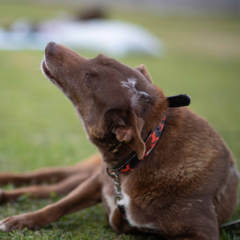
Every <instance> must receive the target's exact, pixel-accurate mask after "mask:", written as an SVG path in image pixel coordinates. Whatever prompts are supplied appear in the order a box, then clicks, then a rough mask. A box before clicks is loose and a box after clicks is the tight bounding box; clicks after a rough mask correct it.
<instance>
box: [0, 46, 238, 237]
mask: <svg viewBox="0 0 240 240" xmlns="http://www.w3.org/2000/svg"><path fill="white" fill-rule="evenodd" d="M42 68H43V72H44V73H45V75H46V76H47V77H48V78H49V79H50V80H51V81H52V82H53V83H54V84H55V85H57V86H58V87H59V88H60V89H61V90H62V91H63V92H64V94H65V95H66V96H67V97H68V98H69V99H70V100H71V102H72V103H73V105H74V107H75V109H76V112H77V115H78V117H79V119H80V120H81V122H82V123H83V126H84V128H85V130H86V133H87V135H88V138H89V140H90V141H91V142H93V143H94V144H95V145H96V146H97V147H98V149H99V152H100V154H101V157H102V159H103V162H102V160H101V158H100V155H95V156H94V157H92V158H90V159H88V161H85V162H80V163H79V164H77V165H75V166H72V167H69V168H54V169H44V170H40V171H37V172H34V173H26V174H23V175H21V174H20V175H18V174H14V175H13V174H7V173H5V174H2V175H0V183H1V184H6V183H8V182H13V183H14V184H15V185H18V184H19V183H25V184H26V183H27V184H28V183H30V182H31V181H32V180H34V181H35V182H36V183H39V182H41V181H43V180H44V181H47V182H51V179H52V178H54V179H55V180H56V181H59V183H57V184H55V185H50V186H30V187H25V188H18V189H15V190H11V191H3V192H2V194H1V198H0V201H1V202H2V203H3V202H6V201H10V200H14V199H16V198H17V197H19V196H20V195H22V194H24V193H30V196H34V197H35V196H38V197H43V198H44V197H48V196H49V194H50V193H51V192H52V191H55V192H56V193H58V194H67V193H69V192H70V191H72V190H73V189H74V190H73V191H72V192H70V193H69V194H68V195H67V196H66V197H65V198H63V199H62V200H60V201H59V202H57V203H55V204H52V205H49V206H47V207H45V208H43V209H41V210H39V211H36V212H32V213H28V214H22V215H18V216H13V217H9V218H6V219H4V220H2V221H1V222H0V229H1V230H3V231H10V230H13V229H22V228H24V227H27V228H34V227H41V226H44V225H45V224H47V223H50V222H53V221H56V220H58V219H59V218H60V217H61V216H63V215H65V214H68V213H71V212H74V211H77V210H80V209H83V208H86V207H89V206H92V205H94V204H96V203H98V202H100V201H103V202H104V204H105V207H106V212H107V215H108V218H109V223H110V225H111V226H112V227H113V229H115V230H116V231H117V232H119V233H124V232H131V231H135V230H137V231H144V232H153V233H157V234H160V235H163V236H165V237H167V238H168V239H192V240H193V239H196V240H197V239H199V240H204V239H215V240H217V239H219V233H218V227H219V225H220V224H222V223H224V222H225V221H226V220H227V219H228V218H229V217H230V216H231V214H232V213H233V211H234V209H235V207H236V204H237V185H238V173H237V171H236V168H235V161H234V159H233V157H232V155H231V153H230V151H229V149H228V147H227V146H226V144H225V143H224V142H223V140H222V139H221V137H220V136H219V135H218V134H217V133H216V132H215V131H214V130H213V129H212V127H211V126H210V125H209V124H208V123H207V121H206V120H204V119H202V118H201V117H199V116H197V115H196V114H194V113H193V112H192V111H191V110H190V109H189V108H187V107H183V108H168V101H167V98H166V97H165V96H164V93H163V91H162V90H161V89H160V88H159V87H157V86H154V85H153V84H152V80H151V77H150V75H149V73H148V72H147V69H146V67H145V66H144V65H141V66H139V67H137V68H135V69H133V68H130V67H128V66H125V65H123V64H121V63H119V62H117V61H116V60H114V59H111V58H108V57H106V56H104V55H99V56H98V57H97V58H95V59H86V58H84V57H81V56H79V55H78V54H77V53H75V52H73V51H71V50H70V49H68V48H67V47H65V46H62V45H59V44H55V43H49V44H48V46H47V47H46V53H45V60H44V61H43V64H42ZM164 115H165V116H166V123H165V127H164V130H163V133H162V136H161V139H160V140H159V142H158V143H157V145H156V147H155V148H154V149H153V151H152V152H151V154H150V155H149V156H148V157H147V159H146V160H144V161H143V162H142V163H141V164H140V165H139V166H138V167H137V168H136V169H134V170H133V171H132V172H131V173H130V174H128V175H120V183H121V187H122V194H123V199H124V203H125V208H126V214H127V218H128V220H129V222H130V223H131V225H132V227H129V226H128V224H127V222H126V221H125V220H124V219H123V218H122V216H121V214H120V212H119V210H118V208H117V206H116V204H115V200H114V199H115V188H114V185H113V182H112V180H111V178H110V177H109V176H108V175H107V173H106V167H107V166H110V167H115V166H117V165H119V164H120V163H122V162H123V161H124V159H126V157H127V156H128V155H129V154H130V153H131V152H132V151H135V152H136V153H137V156H138V158H139V159H141V158H142V157H143V154H144V152H145V144H144V142H143V140H142V139H145V138H146V136H147V135H148V133H149V132H150V131H151V130H153V129H154V128H155V127H156V126H157V125H158V124H159V123H160V122H161V119H162V117H163V116H164ZM80 183H81V184H80Z"/></svg>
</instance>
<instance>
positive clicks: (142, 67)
mask: <svg viewBox="0 0 240 240" xmlns="http://www.w3.org/2000/svg"><path fill="white" fill-rule="evenodd" d="M135 69H137V70H138V71H139V72H141V73H142V75H143V76H144V77H145V78H146V79H147V80H148V82H150V83H151V84H152V79H151V76H150V73H149V72H148V70H147V68H146V66H145V65H144V64H141V65H139V66H137V67H135Z"/></svg>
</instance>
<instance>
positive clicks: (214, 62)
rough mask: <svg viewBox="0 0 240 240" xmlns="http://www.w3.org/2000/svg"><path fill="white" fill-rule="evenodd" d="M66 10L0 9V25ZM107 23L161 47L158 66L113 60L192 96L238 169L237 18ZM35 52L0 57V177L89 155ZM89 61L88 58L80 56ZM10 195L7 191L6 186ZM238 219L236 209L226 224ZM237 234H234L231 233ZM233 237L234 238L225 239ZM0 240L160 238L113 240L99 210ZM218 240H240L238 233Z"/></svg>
mask: <svg viewBox="0 0 240 240" xmlns="http://www.w3.org/2000/svg"><path fill="white" fill-rule="evenodd" d="M63 10H65V11H67V10H69V11H71V12H74V8H73V7H72V8H71V7H67V8H66V7H63V6H52V5H47V6H46V5H34V4H29V3H24V2H22V3H21V4H20V3H19V2H7V1H2V2H0V26H7V25H8V24H9V23H11V22H12V21H13V20H15V19H17V18H19V17H21V16H29V17H31V18H32V19H33V20H34V21H38V20H40V19H42V18H46V17H51V16H53V15H55V14H57V13H58V12H59V11H63ZM110 17H111V18H114V19H123V20H129V21H133V22H136V23H140V24H142V25H144V26H146V27H147V28H148V29H150V30H151V31H152V32H153V33H155V34H156V35H157V36H159V38H161V39H162V40H163V42H164V43H165V45H166V50H165V54H164V55H163V56H162V57H161V58H159V59H157V58H151V57H146V56H131V57H128V58H121V59H120V58H119V59H118V60H119V61H121V62H123V63H125V64H127V65H129V66H131V67H134V66H136V65H139V64H141V63H144V64H145V65H146V66H147V68H148V70H149V72H150V73H151V76H152V79H153V81H154V83H155V84H157V85H159V86H161V87H162V89H163V90H164V91H165V93H166V94H167V95H175V94H180V93H186V94H189V95H190V96H191V97H192V103H191V106H190V107H191V109H193V110H194V111H195V112H196V113H198V114H199V115H201V116H203V117H205V118H206V119H208V120H209V122H210V123H211V125H212V126H213V127H214V128H215V129H216V130H217V131H218V132H219V133H220V135H221V136H222V137H223V138H224V140H225V141H226V142H227V144H228V146H229V148H230V149H231V150H232V152H233V154H234V156H235V158H236V160H237V161H238V163H239V166H240V148H239V143H240V123H239V119H240V107H239V105H238V104H239V103H240V94H239V91H240V18H237V17H231V16H218V15H215V16H212V17H210V16H204V15H195V16H194V15H191V16H190V15H189V16H158V15H156V14H150V13H145V12H142V11H140V10H138V11H135V12H133V11H127V10H125V11H120V10H113V11H112V12H111V14H110ZM43 53H44V49H43V51H42V52H31V51H24V52H9V51H0V63H1V64H0V166H1V167H0V170H1V171H26V170H32V169H36V168H40V167H44V166H52V165H55V166H56V165H69V164H72V163H75V162H77V161H79V160H80V159H82V158H84V157H87V156H89V155H90V154H92V153H94V152H96V148H95V147H94V146H93V145H92V144H90V143H89V142H88V140H87V138H86V134H85V133H84V131H83V130H82V127H81V124H80V123H79V122H78V120H77V117H76V116H75V112H74V109H73V107H72V105H71V103H70V102H69V101H68V100H67V99H66V98H65V97H64V96H63V94H62V93H61V92H60V91H59V90H58V89H57V88H56V87H54V86H53V85H52V84H51V83H49V82H48V81H47V80H46V79H45V78H44V77H43V75H42V73H41V70H40V62H41V60H42V58H43ZM80 54H82V55H84V56H86V57H95V56H97V53H96V54H93V53H86V52H85V53H80ZM8 188H11V186H8ZM57 199H58V198H53V199H51V200H29V199H26V198H24V197H23V198H20V199H19V200H18V201H17V202H15V203H11V204H7V205H4V206H1V207H0V219H2V218H4V217H7V216H9V215H13V214H18V213H22V212H29V211H32V210H35V209H38V208H40V207H43V206H45V205H46V204H49V203H51V202H53V201H56V200H57ZM236 218H240V208H239V209H238V210H237V211H236V213H235V215H234V216H233V218H232V219H236ZM237 231H238V232H239V233H237ZM230 232H234V233H233V234H234V236H231V237H230V236H228V234H229V233H230ZM0 239H124V240H125V239H159V238H158V237H156V236H154V235H146V236H132V235H117V234H116V233H115V232H114V231H113V230H112V229H111V228H110V227H108V225H107V223H106V221H105V216H104V214H103V209H102V207H101V204H100V205H99V206H96V207H93V208H90V209H87V210H84V211H82V212H80V213H74V214H71V215H69V216H65V217H63V218H62V219H61V220H60V221H58V222H56V223H52V224H50V225H48V226H46V227H45V228H43V229H41V230H39V231H28V230H24V231H15V232H13V233H1V232H0ZM221 239H224V240H225V239H240V230H239V229H236V230H235V229H232V230H231V231H229V232H228V233H222V235H221Z"/></svg>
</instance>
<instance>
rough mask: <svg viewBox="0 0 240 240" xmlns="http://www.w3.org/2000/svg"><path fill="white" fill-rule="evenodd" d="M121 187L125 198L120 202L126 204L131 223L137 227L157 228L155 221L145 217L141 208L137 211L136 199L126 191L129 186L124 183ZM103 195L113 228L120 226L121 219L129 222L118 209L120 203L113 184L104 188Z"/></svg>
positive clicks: (126, 211) (125, 222)
mask: <svg viewBox="0 0 240 240" xmlns="http://www.w3.org/2000/svg"><path fill="white" fill-rule="evenodd" d="M121 187H122V191H121V192H122V197H123V198H122V200H121V202H120V203H121V205H123V206H124V209H125V214H126V218H127V221H128V223H129V225H130V226H131V227H136V228H145V229H155V226H154V223H153V222H148V221H146V219H145V218H144V211H142V210H141V209H139V211H136V209H135V208H134V201H133V199H132V197H131V194H127V191H126V188H127V186H126V185H125V184H122V186H121ZM103 197H104V203H105V205H106V206H107V208H106V209H107V214H108V217H109V224H110V225H111V226H112V228H113V229H116V228H118V226H116V225H117V224H118V223H119V221H120V219H122V220H123V222H124V224H127V221H126V220H125V219H123V216H122V215H121V213H120V211H119V209H118V205H117V203H116V199H115V198H116V194H115V187H114V185H113V184H112V185H111V187H110V186H108V187H105V188H103ZM116 223H117V224H116Z"/></svg>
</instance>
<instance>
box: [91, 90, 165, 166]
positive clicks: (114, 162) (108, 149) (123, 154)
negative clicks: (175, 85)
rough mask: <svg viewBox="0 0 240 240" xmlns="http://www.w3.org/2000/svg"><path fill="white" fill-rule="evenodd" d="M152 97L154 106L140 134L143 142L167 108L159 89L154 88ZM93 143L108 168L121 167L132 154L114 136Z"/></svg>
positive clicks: (128, 148)
mask: <svg viewBox="0 0 240 240" xmlns="http://www.w3.org/2000/svg"><path fill="white" fill-rule="evenodd" d="M152 97H153V103H154V104H153V105H152V106H151V109H150V110H149V115H148V116H147V118H146V119H145V124H144V126H143V129H142V132H141V138H142V139H143V140H144V139H146V138H147V136H148V135H149V133H150V132H151V131H152V130H154V129H155V128H156V127H157V126H158V125H159V124H160V123H161V121H162V118H163V116H164V115H165V112H166V109H167V107H168V102H167V99H166V98H165V97H164V94H163V92H162V90H161V89H160V88H158V87H156V92H155V93H154V94H153V96H152ZM93 142H94V144H95V145H96V146H97V147H98V149H99V151H100V153H101V155H102V158H103V161H104V162H106V164H107V165H108V166H109V167H110V168H114V167H116V166H119V165H121V164H122V163H123V162H124V161H125V160H126V159H127V158H128V157H129V156H130V155H131V154H132V153H133V150H132V149H131V148H130V147H129V146H128V145H127V144H125V143H124V142H122V143H121V142H119V141H117V139H116V138H115V137H114V136H106V137H105V138H104V139H99V140H96V139H95V140H94V141H93Z"/></svg>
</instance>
